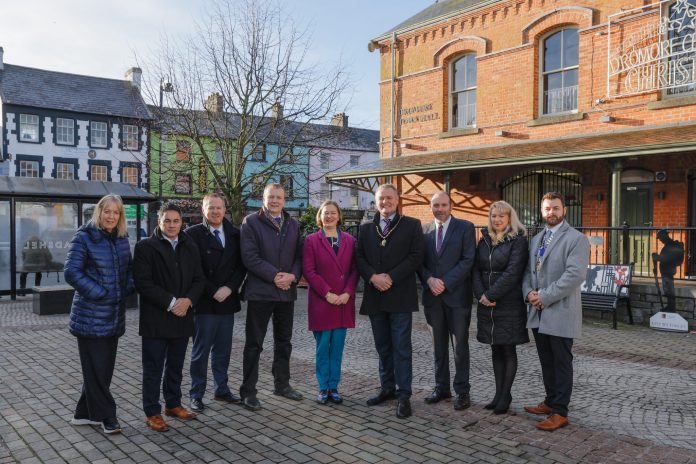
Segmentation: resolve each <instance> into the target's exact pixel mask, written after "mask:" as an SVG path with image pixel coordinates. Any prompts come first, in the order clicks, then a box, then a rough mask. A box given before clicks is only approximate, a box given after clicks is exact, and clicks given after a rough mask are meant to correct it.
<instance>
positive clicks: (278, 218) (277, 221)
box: [273, 216, 283, 229]
mask: <svg viewBox="0 0 696 464" xmlns="http://www.w3.org/2000/svg"><path fill="white" fill-rule="evenodd" d="M273 220H274V221H275V223H276V225H277V226H278V228H279V229H280V223H281V221H282V220H283V218H281V217H280V216H278V217H277V218H273Z"/></svg>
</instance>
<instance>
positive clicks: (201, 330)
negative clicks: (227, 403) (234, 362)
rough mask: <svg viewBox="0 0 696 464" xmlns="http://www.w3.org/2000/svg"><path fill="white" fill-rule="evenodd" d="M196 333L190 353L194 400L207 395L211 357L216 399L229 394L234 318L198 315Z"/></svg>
mask: <svg viewBox="0 0 696 464" xmlns="http://www.w3.org/2000/svg"><path fill="white" fill-rule="evenodd" d="M193 320H194V323H195V327H196V331H195V333H194V335H193V348H192V349H191V391H190V396H191V398H196V399H201V398H203V395H204V394H205V387H206V383H207V377H208V375H207V374H208V357H209V356H210V358H211V360H210V366H211V369H212V371H213V385H214V386H215V395H216V396H224V395H227V394H228V393H230V388H229V387H228V386H227V369H228V368H229V366H230V353H231V351H232V330H233V329H234V314H196V315H195V316H194V318H193Z"/></svg>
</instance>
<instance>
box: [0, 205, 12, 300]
mask: <svg viewBox="0 0 696 464" xmlns="http://www.w3.org/2000/svg"><path fill="white" fill-rule="evenodd" d="M10 261H11V255H10V202H9V201H0V291H9V290H10V287H11V285H12V283H11V282H12V281H11V280H10V279H11V278H12V274H11V273H10Z"/></svg>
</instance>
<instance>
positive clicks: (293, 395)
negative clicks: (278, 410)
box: [273, 386, 304, 401]
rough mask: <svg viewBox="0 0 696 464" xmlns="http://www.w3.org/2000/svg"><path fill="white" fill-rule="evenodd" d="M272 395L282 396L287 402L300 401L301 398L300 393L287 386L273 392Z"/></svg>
mask: <svg viewBox="0 0 696 464" xmlns="http://www.w3.org/2000/svg"><path fill="white" fill-rule="evenodd" d="M273 394H274V395H278V396H282V397H283V398H287V399H289V400H294V401H300V400H301V399H302V398H304V397H303V396H302V393H300V392H298V391H297V390H295V389H294V388H292V387H290V386H287V387H285V388H283V389H282V390H273Z"/></svg>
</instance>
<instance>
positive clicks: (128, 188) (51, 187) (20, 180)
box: [0, 176, 155, 202]
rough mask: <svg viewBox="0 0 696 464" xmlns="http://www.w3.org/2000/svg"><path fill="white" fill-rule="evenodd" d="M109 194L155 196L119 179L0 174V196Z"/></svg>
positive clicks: (132, 197)
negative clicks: (78, 178)
mask: <svg viewBox="0 0 696 464" xmlns="http://www.w3.org/2000/svg"><path fill="white" fill-rule="evenodd" d="M110 193H113V194H116V195H120V196H121V198H123V200H124V201H131V200H132V201H138V202H148V201H152V200H154V199H155V196H154V195H152V194H150V193H148V192H146V191H145V190H143V189H139V188H137V187H133V186H132V185H130V184H124V183H121V182H97V181H91V180H63V179H49V178H38V177H13V176H0V195H13V196H31V197H32V198H34V197H45V198H82V199H85V198H94V199H95V201H96V200H97V199H99V198H101V197H103V196H104V195H107V194H110Z"/></svg>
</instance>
